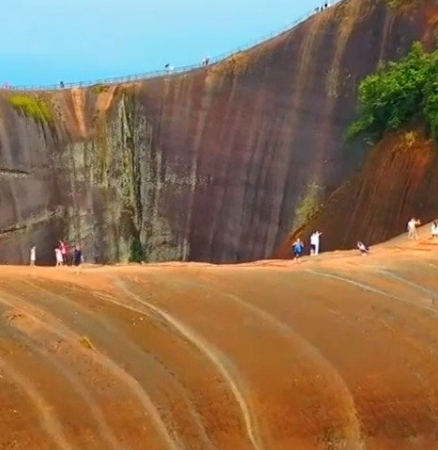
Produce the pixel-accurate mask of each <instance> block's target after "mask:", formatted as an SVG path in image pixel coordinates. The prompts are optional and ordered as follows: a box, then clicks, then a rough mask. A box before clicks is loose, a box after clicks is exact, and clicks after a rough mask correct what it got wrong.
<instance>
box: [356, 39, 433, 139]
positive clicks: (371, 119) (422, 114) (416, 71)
mask: <svg viewBox="0 0 438 450" xmlns="http://www.w3.org/2000/svg"><path fill="white" fill-rule="evenodd" d="M437 79H438V50H436V51H435V52H433V53H425V52H424V50H423V47H422V46H421V44H420V43H415V44H414V45H413V47H412V50H411V52H410V53H409V54H408V56H407V57H406V58H404V59H402V60H400V61H398V62H391V63H388V64H385V65H383V66H381V67H380V68H379V70H378V71H377V73H375V74H373V75H370V76H368V77H367V78H365V79H364V80H363V81H362V82H361V84H360V86H359V117H358V119H357V120H356V121H355V122H354V123H353V124H352V125H351V127H350V128H349V130H348V132H347V138H349V139H352V138H355V137H357V136H359V135H367V136H369V137H371V138H372V139H374V140H377V139H380V138H381V137H382V135H383V133H384V132H385V131H387V130H398V129H400V128H401V127H403V126H404V125H406V124H407V123H409V122H410V121H412V120H413V119H416V118H420V119H422V120H424V121H425V122H426V123H427V124H428V125H429V126H430V129H431V131H432V133H433V135H434V137H435V138H436V139H438V81H437Z"/></svg>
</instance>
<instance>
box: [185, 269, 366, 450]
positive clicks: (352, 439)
mask: <svg viewBox="0 0 438 450" xmlns="http://www.w3.org/2000/svg"><path fill="white" fill-rule="evenodd" d="M204 278H205V279H206V281H205V282H200V281H199V279H197V280H196V281H193V280H191V281H190V282H191V284H192V285H194V284H197V285H198V286H200V287H212V285H214V290H215V291H216V292H217V293H218V294H219V295H220V296H221V297H225V298H228V299H230V300H231V301H232V302H233V303H235V304H236V305H239V306H241V307H242V308H244V309H246V310H247V311H250V312H251V313H252V314H253V315H255V316H256V317H258V318H259V319H261V320H262V321H263V322H265V323H268V324H269V325H270V326H271V328H272V329H274V330H276V331H277V332H278V333H280V334H281V335H282V336H284V337H285V338H287V339H288V340H290V341H293V342H296V343H298V344H299V347H301V348H305V349H306V355H307V354H309V356H310V358H309V359H310V361H314V362H315V363H316V364H317V365H318V366H319V367H320V368H321V371H322V372H323V373H326V374H329V375H330V376H329V377H328V378H331V379H332V380H333V383H334V384H335V385H336V387H337V390H338V392H339V393H340V395H341V396H342V398H343V399H344V401H345V405H346V414H347V417H348V419H349V421H350V423H349V424H348V425H349V426H348V427H347V428H346V429H347V430H348V431H349V432H350V433H351V435H350V436H348V442H347V443H346V445H347V446H350V445H352V446H353V445H354V446H355V447H352V448H358V449H359V448H365V443H364V440H363V437H362V431H361V425H360V420H359V417H358V412H357V409H356V406H355V402H354V398H353V395H352V393H351V392H350V389H349V387H348V386H347V383H346V382H345V380H344V379H343V377H342V376H341V374H340V373H339V371H338V370H337V369H336V367H335V366H334V365H333V364H332V363H331V362H330V360H329V359H327V358H326V357H325V356H324V355H323V354H322V353H321V351H320V350H319V349H318V348H317V347H316V346H315V345H313V344H312V343H311V342H310V341H309V340H307V339H306V338H304V337H303V336H301V335H300V334H299V333H298V332H296V331H295V330H294V329H293V328H292V327H291V326H290V325H288V324H286V323H285V322H283V321H281V320H279V319H277V318H276V317H275V316H274V315H273V314H271V313H269V312H267V311H266V310H265V309H263V308H261V307H259V306H256V305H255V304H254V303H250V302H249V301H246V300H244V299H243V298H242V297H241V296H239V295H238V294H236V293H235V291H231V290H230V288H229V287H228V285H227V291H224V289H223V287H222V286H221V285H220V283H219V280H217V279H214V278H213V276H211V275H210V276H208V277H204ZM207 280H208V281H207Z"/></svg>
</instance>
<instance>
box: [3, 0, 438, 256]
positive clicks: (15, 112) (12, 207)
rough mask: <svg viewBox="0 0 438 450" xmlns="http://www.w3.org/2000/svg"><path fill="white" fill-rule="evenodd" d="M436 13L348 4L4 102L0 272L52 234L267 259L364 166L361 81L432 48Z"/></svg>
mask: <svg viewBox="0 0 438 450" xmlns="http://www.w3.org/2000/svg"><path fill="white" fill-rule="evenodd" d="M437 17H438V4H436V2H434V1H432V0H430V1H426V0H424V1H418V2H416V3H415V5H414V6H413V7H411V8H409V9H408V10H405V9H404V8H401V9H393V8H390V7H389V6H388V5H387V3H386V2H385V1H383V0H348V1H345V2H343V3H341V4H339V5H338V6H336V7H333V8H331V9H329V10H326V11H324V12H322V13H319V14H317V15H315V16H313V17H312V18H310V19H309V20H307V21H306V22H304V23H302V24H301V25H299V26H298V27H296V28H295V29H293V30H291V31H290V32H287V33H284V34H283V35H281V36H279V37H277V38H276V39H274V40H272V41H269V42H266V43H265V44H262V45H260V46H258V47H255V48H253V49H251V50H250V51H248V52H244V53H241V54H239V55H237V56H235V57H233V58H230V59H228V60H226V61H224V62H222V63H220V64H217V65H214V66H211V67H209V68H205V69H202V70H197V71H194V72H191V73H187V74H182V75H173V76H167V77H162V78H157V79H151V80H145V81H144V82H140V83H136V84H132V85H129V86H128V85H121V86H111V87H108V86H94V87H93V88H89V89H74V90H71V91H67V90H64V91H59V92H40V93H36V94H27V93H22V94H21V93H17V92H6V91H3V92H1V95H0V207H1V212H2V214H1V215H0V262H2V263H21V262H24V261H25V260H26V259H27V253H28V249H29V247H30V245H31V244H33V243H35V244H36V245H37V246H38V256H39V259H40V261H42V262H51V261H52V260H53V247H54V246H55V245H56V242H57V240H58V239H59V238H63V239H65V240H69V241H79V242H81V243H82V244H83V246H84V249H85V255H86V257H87V259H88V260H91V261H93V260H96V261H101V262H105V261H119V260H120V261H124V260H126V259H127V258H128V257H129V254H130V247H131V245H132V243H133V242H134V243H135V242H140V241H141V242H142V244H143V245H144V247H145V249H146V253H147V260H148V261H162V260H197V261H212V262H224V261H227V262H234V261H245V260H252V259H258V258H264V257H267V256H270V255H271V254H272V253H273V252H274V251H275V250H276V249H277V248H278V246H279V245H280V243H281V242H283V241H284V239H285V238H286V237H287V235H288V233H289V232H290V230H291V228H294V227H296V226H298V225H300V224H301V222H302V221H303V214H302V212H303V208H304V206H305V205H309V204H310V205H312V204H316V203H318V202H319V201H320V200H321V199H326V198H328V197H329V196H330V194H331V193H332V192H333V191H335V190H336V189H337V188H339V186H341V185H342V184H343V183H345V182H346V180H349V179H350V177H351V176H352V175H353V174H354V173H355V171H356V170H357V169H358V168H360V167H361V165H362V163H363V161H364V156H365V152H364V149H363V148H361V147H357V148H355V149H353V150H351V149H350V150H349V151H348V152H347V151H346V147H345V145H344V143H343V142H344V141H343V135H344V132H345V129H346V127H347V126H348V125H349V124H350V122H351V120H352V118H353V117H354V111H355V108H356V101H357V95H356V94H357V85H358V82H359V81H360V80H361V79H362V78H363V77H364V76H366V75H367V74H369V73H371V72H373V71H374V70H375V68H376V67H377V65H378V63H379V61H381V60H386V59H387V60H394V59H397V58H399V57H401V56H403V55H404V54H406V52H407V51H408V49H409V48H410V46H411V44H412V42H413V41H415V40H422V41H423V42H424V43H425V44H426V46H428V47H429V48H430V47H432V46H433V45H434V44H435V30H436V19H437ZM358 56H360V57H358ZM17 96H18V97H19V98H17ZM304 209H305V208H304Z"/></svg>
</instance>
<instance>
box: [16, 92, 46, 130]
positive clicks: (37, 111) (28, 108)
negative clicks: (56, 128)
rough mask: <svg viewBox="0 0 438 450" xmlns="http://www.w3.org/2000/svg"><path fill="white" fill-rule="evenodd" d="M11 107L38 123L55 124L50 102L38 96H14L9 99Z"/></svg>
mask: <svg viewBox="0 0 438 450" xmlns="http://www.w3.org/2000/svg"><path fill="white" fill-rule="evenodd" d="M9 101H10V102H11V105H12V106H13V107H14V108H15V109H16V110H17V111H20V112H21V113H23V114H24V115H26V116H27V117H31V118H33V119H34V120H36V121H38V122H46V123H49V124H50V123H53V121H54V115H53V110H52V106H51V104H50V102H49V101H47V100H45V99H43V98H41V97H38V96H37V95H24V94H19V95H13V96H11V97H10V98H9Z"/></svg>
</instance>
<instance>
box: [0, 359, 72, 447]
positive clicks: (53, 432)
mask: <svg viewBox="0 0 438 450" xmlns="http://www.w3.org/2000/svg"><path fill="white" fill-rule="evenodd" d="M0 369H1V371H2V372H3V373H4V374H6V375H7V377H8V378H9V379H10V380H12V381H13V382H14V383H15V384H16V385H17V386H19V388H20V389H21V391H22V392H24V393H25V394H26V395H27V397H28V398H29V399H30V400H31V402H32V404H33V405H34V406H35V408H36V410H37V411H38V415H39V417H40V424H41V427H42V428H43V429H44V430H45V432H46V433H47V435H48V436H50V438H51V440H52V441H53V443H54V444H55V445H56V447H58V448H59V449H61V450H74V449H73V447H72V446H71V445H70V444H69V443H68V441H67V439H66V437H65V435H64V431H63V427H62V424H61V423H60V421H59V420H58V418H57V417H56V415H55V414H54V413H53V412H52V411H51V410H52V408H51V406H50V405H49V404H48V403H47V402H46V400H45V399H44V397H43V396H42V395H40V394H39V392H38V388H37V387H36V386H35V385H34V384H33V383H32V382H31V381H30V380H29V379H27V378H26V377H25V376H24V375H22V374H21V373H19V372H18V371H16V370H15V368H14V367H13V366H12V364H11V363H7V362H6V361H5V360H4V359H3V358H0Z"/></svg>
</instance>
